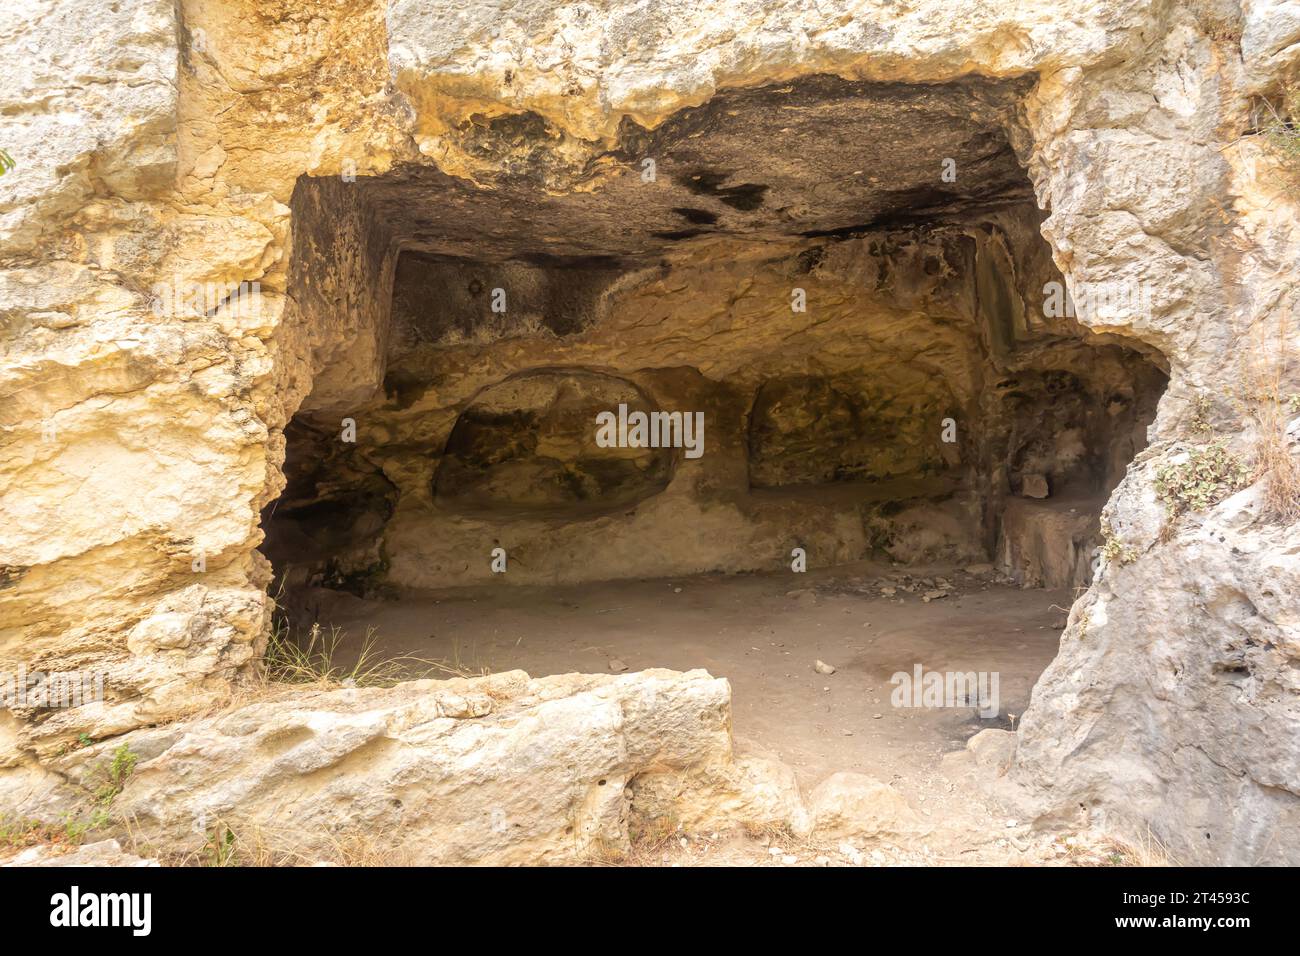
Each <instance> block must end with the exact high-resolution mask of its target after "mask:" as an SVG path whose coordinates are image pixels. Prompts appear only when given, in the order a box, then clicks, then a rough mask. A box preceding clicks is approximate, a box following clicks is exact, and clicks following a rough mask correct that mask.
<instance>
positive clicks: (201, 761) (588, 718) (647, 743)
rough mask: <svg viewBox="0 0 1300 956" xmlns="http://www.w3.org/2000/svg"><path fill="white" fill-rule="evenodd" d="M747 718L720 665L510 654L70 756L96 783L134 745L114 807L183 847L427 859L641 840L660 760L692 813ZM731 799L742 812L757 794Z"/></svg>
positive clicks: (143, 829)
mask: <svg viewBox="0 0 1300 956" xmlns="http://www.w3.org/2000/svg"><path fill="white" fill-rule="evenodd" d="M730 720H731V709H730V686H729V685H728V683H727V681H725V680H721V679H716V678H712V677H710V676H709V675H708V674H707V673H705V672H704V671H691V672H689V673H686V674H680V673H676V672H673V671H643V672H640V673H636V674H626V675H622V676H609V675H599V676H596V675H593V676H588V675H579V674H570V675H564V676H559V677H547V678H541V679H536V680H532V679H530V678H529V677H528V675H527V674H525V673H523V672H522V671H510V672H506V673H502V674H494V675H492V676H489V677H482V678H474V679H460V678H457V679H453V680H447V681H432V680H426V681H413V682H408V683H404V684H399V685H397V686H395V687H393V688H391V689H382V690H381V689H355V690H347V689H343V690H334V691H317V692H309V693H289V694H281V695H280V696H279V697H277V698H275V699H272V700H268V701H265V702H258V703H252V704H248V705H245V706H242V707H238V708H236V709H233V710H230V711H228V712H226V713H224V714H221V715H219V716H212V717H204V718H199V719H194V720H190V721H182V722H178V723H174V724H171V725H169V726H167V727H162V728H158V729H150V730H137V731H134V732H132V733H128V734H126V735H124V736H122V737H120V738H116V739H115V740H114V741H111V742H109V743H106V744H103V745H99V746H97V747H93V748H88V749H86V750H81V751H77V752H76V753H73V754H68V755H66V756H64V757H61V758H58V759H56V760H55V761H54V764H53V765H54V766H55V767H56V768H57V770H58V772H60V773H62V774H64V775H65V776H66V778H67V780H68V781H69V782H70V784H71V785H73V786H74V787H75V786H81V787H85V788H87V789H92V790H93V788H94V786H95V783H96V781H97V780H98V776H97V774H99V773H101V771H102V769H103V765H104V764H105V763H106V762H108V761H109V760H110V759H111V756H112V753H113V751H114V750H115V749H116V748H118V747H121V746H123V745H125V746H127V747H129V748H130V751H131V753H133V754H135V755H136V761H137V762H136V764H135V768H134V770H133V772H132V773H131V774H130V776H129V777H128V778H127V779H126V782H125V785H124V786H123V788H122V791H121V793H119V794H118V795H117V796H116V798H115V799H114V801H113V815H114V817H115V818H117V819H121V820H125V821H130V825H131V829H132V832H133V834H134V835H135V836H136V838H137V839H140V840H143V841H144V842H146V843H148V844H149V845H152V846H154V847H157V848H159V849H167V850H170V851H171V852H175V853H185V852H193V851H194V850H195V849H196V848H198V847H201V846H202V845H203V843H204V840H205V839H206V838H207V836H209V835H210V834H211V833H213V832H221V831H222V828H228V829H230V830H231V831H232V832H233V833H235V834H236V836H237V837H239V838H240V839H241V840H244V841H246V842H248V843H262V844H264V845H265V846H266V847H267V848H268V849H270V850H271V851H273V852H276V853H283V854H286V855H291V854H292V855H296V856H297V857H298V858H300V859H308V860H316V859H329V858H331V857H332V851H333V850H334V849H335V847H336V846H337V845H338V844H339V843H340V842H341V841H344V840H347V839H350V838H355V837H359V836H361V835H369V836H370V837H371V838H374V839H381V840H382V841H383V842H384V843H385V844H386V845H389V846H391V847H392V848H393V849H394V850H395V851H397V852H399V853H400V855H401V858H402V859H403V860H406V861H407V862H410V863H413V864H455V863H489V864H491V863H496V864H518V863H543V862H557V861H566V860H567V861H573V860H578V859H581V858H584V857H586V856H590V855H594V854H597V853H602V852H610V851H618V850H620V849H622V850H626V849H627V847H628V825H629V820H630V819H631V818H632V817H633V816H634V815H635V814H636V813H637V812H638V811H639V809H640V808H639V807H638V806H637V799H636V793H637V789H636V787H637V782H638V781H639V780H640V779H641V778H642V777H643V776H646V775H650V776H653V777H655V778H657V779H665V778H677V779H679V780H680V781H682V784H683V785H682V786H681V787H680V789H679V791H678V792H677V793H676V795H675V798H674V799H675V800H676V802H677V805H678V808H679V815H682V816H690V815H692V814H693V813H695V810H694V809H693V806H694V804H696V803H698V802H699V801H700V800H701V799H702V797H700V796H699V795H698V794H697V790H696V789H695V788H694V787H693V786H692V781H695V780H696V778H697V777H698V778H699V779H704V778H705V777H708V778H710V779H712V778H714V777H716V778H718V779H721V778H723V777H726V776H728V775H732V774H741V775H743V774H744V773H745V770H744V769H743V767H742V768H736V767H734V766H733V757H732V751H731V734H730ZM701 775H703V776H701ZM720 793H721V791H719V794H720ZM794 795H795V799H796V800H797V798H798V790H797V788H795V790H794ZM728 809H729V810H730V811H731V812H732V813H733V817H732V819H733V820H734V819H735V816H734V814H736V813H738V812H739V811H740V810H742V809H744V808H743V807H740V806H739V805H736V806H733V807H730V808H728ZM780 811H781V812H782V813H783V814H785V813H788V812H789V805H783V806H781V807H780ZM712 819H713V820H714V821H715V822H716V821H718V820H720V819H725V816H723V815H721V814H719V815H715V816H714V817H713V818H712ZM783 819H784V817H783Z"/></svg>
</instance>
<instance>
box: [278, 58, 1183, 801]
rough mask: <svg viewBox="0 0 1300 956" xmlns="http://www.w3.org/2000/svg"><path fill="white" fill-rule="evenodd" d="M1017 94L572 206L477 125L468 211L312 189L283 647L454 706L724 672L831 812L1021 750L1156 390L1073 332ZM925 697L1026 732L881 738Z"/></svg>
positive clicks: (852, 116) (810, 103)
mask: <svg viewBox="0 0 1300 956" xmlns="http://www.w3.org/2000/svg"><path fill="white" fill-rule="evenodd" d="M1025 92H1026V86H1025V81H1021V80H1005V81H995V80H982V79H969V80H962V81H956V82H949V83H942V84H898V83H875V82H863V81H850V80H845V79H840V78H835V77H829V76H820V77H811V78H805V79H801V80H798V81H795V82H791V83H787V84H770V85H767V86H761V87H757V88H753V89H739V90H728V91H724V92H720V93H718V94H716V95H714V96H713V97H712V98H710V99H709V100H708V101H707V102H705V103H703V104H702V105H699V106H696V107H691V108H687V109H684V110H681V111H680V112H678V113H677V114H675V115H673V116H672V117H670V118H669V119H668V120H667V121H666V122H663V123H662V124H660V125H658V126H656V127H654V128H653V129H646V128H642V127H641V126H639V125H638V124H637V123H635V122H634V121H633V120H632V119H625V120H624V121H623V126H622V128H621V130H620V134H619V141H618V145H617V146H616V148H614V149H612V150H609V151H608V152H605V153H602V154H601V155H600V156H599V157H598V158H597V159H596V160H594V161H592V162H589V163H587V164H586V166H585V167H584V169H583V171H582V174H581V175H580V176H578V177H577V178H576V179H572V180H568V179H565V178H564V175H565V174H563V173H562V171H557V170H556V169H555V168H553V167H552V165H551V163H552V161H553V160H552V153H551V152H549V151H548V150H547V149H545V148H543V146H544V145H545V140H546V137H547V135H548V134H547V127H546V124H545V123H543V122H542V121H541V120H540V119H539V118H537V117H534V116H531V115H529V114H523V115H517V114H516V115H505V116H496V115H482V116H474V117H473V118H472V119H471V120H470V121H467V122H466V123H465V124H464V126H463V128H462V129H461V130H460V132H461V133H462V134H463V136H464V137H465V141H466V142H467V143H468V144H469V146H468V147H467V149H469V150H470V151H471V152H475V151H476V152H477V154H479V155H481V156H482V157H483V158H484V159H485V160H487V161H490V166H491V169H492V170H493V172H492V173H491V175H489V176H487V177H485V178H483V181H479V182H474V183H471V182H469V181H467V180H466V179H464V178H460V177H455V176H450V175H447V174H445V173H443V172H440V171H438V170H436V169H434V168H431V167H427V166H400V165H399V166H398V167H396V168H394V169H393V170H392V171H391V172H388V173H386V174H384V175H382V176H373V177H368V176H360V177H355V176H347V175H345V176H340V177H310V176H303V177H301V178H300V179H299V181H298V184H297V188H296V189H295V192H294V195H293V200H292V209H293V221H294V235H293V246H292V250H293V258H292V263H291V269H290V293H291V299H292V301H293V303H294V311H293V314H292V315H291V316H289V317H288V318H287V319H286V322H287V323H289V326H290V328H291V330H292V333H293V334H294V335H295V336H296V337H297V341H299V342H300V343H301V349H302V351H303V354H304V355H309V356H310V359H311V361H310V362H308V361H303V363H302V367H303V369H305V368H307V367H309V366H311V367H315V368H317V369H320V371H319V373H318V374H316V375H315V376H314V379H313V380H312V381H311V382H310V388H309V390H308V394H307V397H306V399H305V400H304V402H303V403H302V406H301V408H299V410H298V412H297V414H296V416H295V417H294V419H293V421H292V422H291V423H290V424H289V426H288V427H287V429H286V431H285V463H284V474H285V488H284V490H283V493H282V494H281V495H280V496H279V497H278V498H277V499H276V500H275V501H273V502H272V503H271V504H269V505H268V506H267V507H266V509H265V511H264V513H263V529H264V532H265V541H264V544H263V551H264V553H265V554H266V556H267V557H268V558H269V559H270V560H271V563H272V565H273V567H274V570H275V582H274V583H273V585H272V591H273V594H275V595H276V598H277V603H278V606H279V608H280V614H281V616H282V621H283V622H284V627H285V629H286V630H287V631H288V632H289V633H291V634H296V635H303V634H306V633H308V632H310V631H311V630H312V628H313V627H317V628H323V629H327V630H328V631H329V632H331V633H334V634H337V635H341V643H340V646H339V653H340V654H342V655H343V656H347V655H352V656H353V657H354V658H355V657H358V656H360V655H361V654H362V653H363V652H365V653H375V652H379V653H391V654H402V655H409V656H410V658H412V659H415V658H419V659H424V660H430V661H436V662H437V663H438V666H439V667H441V668H443V669H444V671H450V672H455V673H479V672H482V671H485V670H490V671H493V672H496V671H502V670H508V669H511V668H514V667H520V668H523V669H524V670H527V671H528V672H529V673H531V674H534V675H539V674H547V673H566V672H593V671H594V672H600V671H607V670H613V671H616V672H617V671H621V670H624V669H628V668H630V669H632V670H642V669H646V668H653V667H669V668H675V669H680V670H690V669H691V668H696V667H702V668H706V669H708V670H709V671H710V673H712V674H715V675H717V676H723V677H728V678H729V679H731V680H732V682H733V684H734V685H735V686H736V701H735V714H736V722H737V733H738V734H740V735H742V736H744V737H752V738H754V739H755V740H756V741H757V743H758V744H760V745H763V746H766V747H769V748H771V749H773V750H775V751H777V752H779V753H780V755H781V757H782V758H784V759H786V760H787V761H788V762H789V763H791V764H792V765H793V766H794V767H795V769H796V772H799V773H800V774H806V775H807V777H808V779H810V780H815V779H817V778H819V777H820V776H822V775H824V774H825V773H827V772H831V771H834V770H838V769H862V768H869V767H874V768H876V770H877V772H880V768H881V767H882V766H883V767H885V768H886V769H889V770H891V771H892V772H893V773H894V776H895V777H902V778H904V779H906V778H907V775H908V772H909V769H913V768H915V767H916V766H919V765H918V764H916V763H915V762H914V761H915V757H914V751H915V750H916V745H917V744H918V742H921V743H926V744H933V745H934V747H935V748H937V749H943V747H951V746H952V743H953V742H954V741H959V740H961V739H962V738H964V737H969V736H970V735H971V734H973V733H975V732H976V731H977V730H979V729H980V728H982V727H989V726H997V727H1003V728H1008V727H1014V726H1015V720H1016V717H1017V715H1019V714H1020V713H1022V712H1023V709H1024V708H1025V706H1026V705H1027V702H1028V698H1029V693H1030V690H1031V688H1032V686H1033V683H1034V681H1035V680H1036V679H1037V677H1038V674H1039V673H1041V671H1042V670H1043V668H1044V667H1045V666H1046V665H1047V663H1049V662H1050V661H1051V659H1052V657H1053V656H1054V655H1055V653H1056V647H1057V641H1058V639H1059V636H1060V632H1061V630H1062V628H1063V627H1064V626H1065V616H1066V614H1067V613H1068V611H1069V608H1070V606H1071V604H1072V602H1073V600H1074V598H1075V597H1076V596H1077V595H1078V594H1079V593H1081V591H1082V589H1085V588H1086V587H1087V586H1088V584H1089V583H1090V581H1091V579H1092V576H1093V574H1094V573H1095V568H1096V565H1097V562H1098V555H1099V554H1100V552H1101V551H1102V550H1103V549H1105V548H1106V547H1107V546H1108V544H1109V542H1108V539H1107V534H1106V529H1105V526H1104V520H1103V515H1102V509H1103V506H1104V504H1105V502H1106V500H1107V498H1108V496H1109V495H1110V492H1111V491H1112V490H1113V488H1114V487H1115V486H1116V484H1117V483H1118V482H1119V480H1120V479H1121V478H1122V477H1123V476H1124V474H1125V470H1126V468H1127V466H1128V464H1129V462H1131V461H1132V460H1133V458H1134V456H1135V455H1136V454H1137V453H1138V452H1139V451H1140V450H1141V449H1142V448H1143V447H1144V446H1145V444H1146V433H1147V427H1148V425H1149V424H1150V423H1151V422H1152V420H1153V418H1154V417H1155V411H1156V404H1157V402H1158V400H1159V398H1160V396H1161V394H1162V392H1163V391H1164V388H1165V385H1166V382H1167V372H1168V370H1167V368H1166V367H1165V364H1164V360H1163V358H1162V356H1161V355H1160V354H1159V353H1158V352H1156V351H1155V350H1154V349H1150V348H1148V347H1146V346H1141V345H1139V344H1138V343H1137V342H1136V341H1135V340H1131V339H1129V340H1125V341H1124V342H1123V343H1121V342H1120V341H1119V340H1118V339H1113V338H1111V337H1109V336H1107V335H1104V334H1098V333H1096V332H1094V331H1091V330H1090V329H1087V328H1085V327H1084V326H1083V325H1082V324H1080V323H1078V322H1077V321H1076V320H1075V318H1074V316H1073V315H1072V310H1071V309H1069V308H1061V307H1059V306H1060V303H1061V301H1062V295H1063V290H1064V280H1063V278H1062V276H1061V274H1060V272H1059V271H1058V269H1057V267H1056V266H1055V264H1054V263H1053V261H1052V257H1051V251H1050V249H1049V247H1048V245H1047V243H1046V242H1045V241H1044V240H1043V238H1042V237H1041V235H1040V232H1039V227H1040V224H1041V221H1042V216H1043V213H1042V212H1040V211H1039V209H1038V208H1037V205H1036V203H1035V199H1034V195H1033V190H1032V188H1031V186H1030V182H1029V179H1028V176H1027V174H1026V172H1025V169H1024V167H1023V165H1022V162H1021V159H1020V158H1019V155H1018V152H1017V147H1018V146H1019V145H1020V144H1021V142H1022V140H1023V134H1022V131H1021V129H1020V127H1019V125H1018V123H1019V120H1018V118H1017V114H1016V104H1017V103H1018V102H1019V101H1020V100H1021V99H1022V98H1023V96H1024V94H1025ZM1138 349H1142V351H1139V350H1138ZM300 374H304V375H305V374H306V372H305V371H303V372H301V373H300ZM602 416H605V417H602ZM605 426H608V428H606V430H604V431H602V428H604V427H605ZM916 666H923V667H924V668H925V669H927V670H930V671H938V672H951V671H959V672H980V673H984V672H996V673H999V674H1001V700H1000V701H999V702H998V704H997V706H996V707H995V708H993V710H992V711H991V712H983V711H981V712H975V711H974V710H972V709H971V708H954V709H951V710H944V711H938V712H934V713H933V714H930V713H927V715H926V716H924V717H920V716H916V715H912V714H908V713H906V712H903V711H899V710H897V709H891V708H890V702H889V700H888V697H889V695H890V693H891V680H892V679H893V678H894V677H895V676H896V675H897V674H898V673H911V672H912V671H913V668H914V667H916ZM864 702H865V703H864Z"/></svg>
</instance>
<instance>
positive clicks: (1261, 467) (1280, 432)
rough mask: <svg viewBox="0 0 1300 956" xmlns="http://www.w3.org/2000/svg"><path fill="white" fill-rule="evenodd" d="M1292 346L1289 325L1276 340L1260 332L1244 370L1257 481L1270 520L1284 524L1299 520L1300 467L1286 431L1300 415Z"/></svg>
mask: <svg viewBox="0 0 1300 956" xmlns="http://www.w3.org/2000/svg"><path fill="white" fill-rule="evenodd" d="M1294 345H1295V343H1294V340H1293V337H1292V334H1291V328H1290V323H1288V322H1286V321H1285V320H1284V321H1282V322H1280V323H1279V324H1278V330H1277V336H1276V339H1274V338H1273V337H1272V336H1270V335H1269V334H1267V333H1265V332H1263V331H1260V330H1256V331H1255V332H1254V333H1252V335H1251V338H1250V344H1249V347H1248V348H1247V349H1245V350H1244V352H1243V357H1242V369H1241V382H1242V394H1241V402H1242V404H1243V406H1244V409H1243V411H1244V413H1245V415H1246V416H1247V417H1248V418H1249V419H1250V420H1251V421H1252V422H1253V423H1254V426H1255V445H1254V449H1253V453H1254V460H1255V471H1254V478H1255V479H1256V480H1263V481H1264V483H1265V484H1264V508H1265V510H1266V512H1267V516H1268V517H1270V518H1273V519H1275V520H1277V521H1279V522H1282V523H1291V522H1295V521H1297V520H1300V462H1297V460H1296V455H1295V453H1294V452H1293V451H1292V450H1291V448H1290V443H1289V442H1288V440H1287V426H1288V424H1289V423H1290V421H1291V420H1292V419H1293V418H1295V417H1296V415H1297V414H1300V394H1297V393H1296V392H1295V391H1293V387H1294V386H1293V385H1292V373H1293V365H1294V363H1293V361H1292V350H1293V348H1294Z"/></svg>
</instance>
